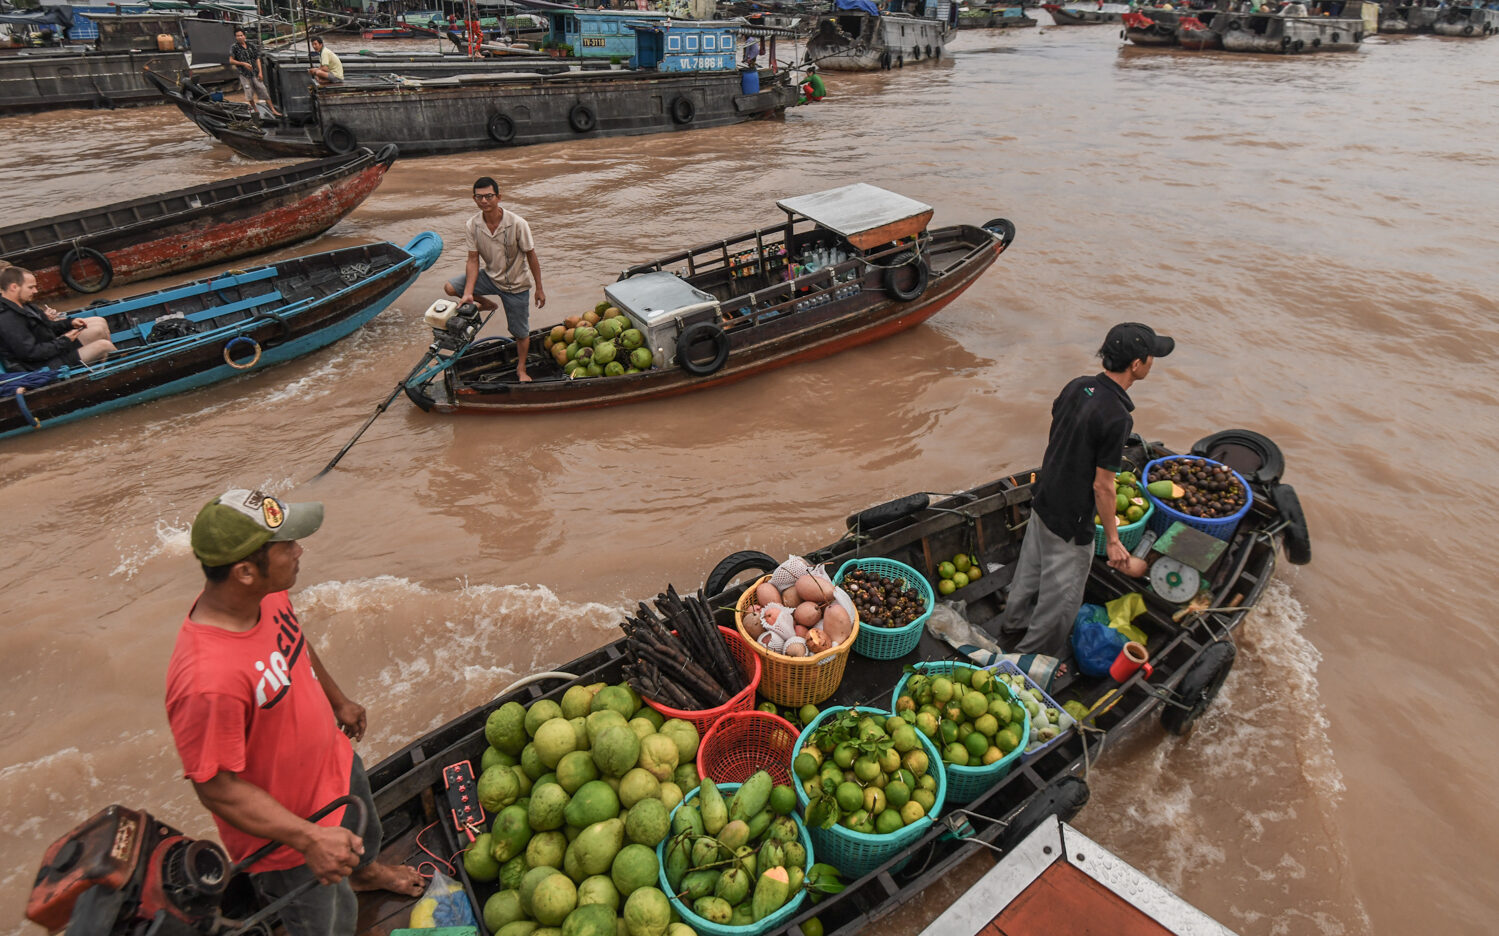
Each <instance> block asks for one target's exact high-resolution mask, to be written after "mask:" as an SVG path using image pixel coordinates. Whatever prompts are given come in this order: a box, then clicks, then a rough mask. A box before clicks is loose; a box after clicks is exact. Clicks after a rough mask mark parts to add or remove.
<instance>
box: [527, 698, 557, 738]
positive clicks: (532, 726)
mask: <svg viewBox="0 0 1499 936" xmlns="http://www.w3.org/2000/svg"><path fill="white" fill-rule="evenodd" d="M561 717H562V706H560V705H558V704H557V703H556V702H553V701H552V700H551V699H542V700H541V701H540V702H533V703H531V707H530V708H529V709H526V734H528V735H530V736H531V737H533V738H534V737H536V732H537V731H538V730H539V729H540V728H541V726H542V725H545V724H546V723H547V722H549V721H551V720H552V719H554V718H561Z"/></svg>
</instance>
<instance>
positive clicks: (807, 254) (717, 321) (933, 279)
mask: <svg viewBox="0 0 1499 936" xmlns="http://www.w3.org/2000/svg"><path fill="white" fill-rule="evenodd" d="M777 205H778V206H779V207H780V208H781V210H783V211H784V212H786V220H785V222H784V223H781V224H777V225H773V226H771V227H765V228H761V229H759V230H756V231H750V232H749V233H747V234H739V235H737V236H733V237H728V238H725V239H723V240H721V241H715V242H713V243H711V244H706V245H704V246H701V247H696V248H693V249H691V250H687V251H683V252H681V253H678V254H673V255H671V256H668V257H663V258H662V259H660V260H655V261H652V262H650V263H645V264H641V265H639V266H635V267H631V268H630V269H628V270H626V271H624V273H622V274H621V275H620V278H619V281H618V282H615V283H612V284H610V285H609V286H607V287H606V288H605V289H604V296H605V299H606V301H605V302H604V303H600V310H603V313H604V315H605V317H606V318H607V317H610V316H613V317H619V318H622V321H620V322H619V323H618V324H617V325H616V326H609V325H608V323H607V322H601V323H600V329H601V331H600V334H603V333H604V332H613V333H614V334H613V335H606V336H605V337H603V338H598V337H596V335H595V334H593V331H594V329H592V328H591V327H590V328H588V329H587V331H586V332H585V331H584V329H583V328H582V327H580V325H579V324H574V323H572V322H571V321H569V322H568V323H563V324H559V325H555V326H549V327H548V328H544V329H540V330H538V331H535V332H533V333H532V334H531V336H530V338H531V342H530V349H529V354H528V355H527V359H526V369H527V372H528V374H529V376H530V377H531V378H532V380H531V381H530V382H527V383H522V382H520V381H519V380H518V378H517V376H516V364H517V351H516V348H517V346H516V344H515V343H514V342H513V341H510V340H509V339H508V338H490V339H484V340H480V341H475V340H474V337H475V336H476V335H477V334H478V331H479V328H480V326H481V325H482V323H481V322H480V320H479V317H478V315H477V313H474V312H472V311H471V310H469V309H467V308H465V309H459V310H456V314H455V310H453V309H451V308H449V309H447V310H445V313H444V312H439V315H442V314H446V315H447V316H451V317H450V318H446V319H438V320H435V321H434V320H430V319H429V323H430V324H433V325H434V331H435V333H436V341H435V342H434V343H433V345H432V347H431V349H430V350H429V352H428V357H427V359H426V360H424V361H423V362H422V363H421V364H420V365H418V366H417V368H416V370H414V371H413V372H412V376H411V377H409V378H408V379H407V380H406V382H405V385H404V386H405V390H406V395H407V396H408V397H410V398H411V400H412V401H413V402H414V403H416V404H417V405H418V406H420V407H421V408H422V409H424V410H435V411H437V412H440V413H525V412H537V413H541V412H556V411H559V410H570V409H584V408H590V407H599V406H615V405H618V404H621V403H634V402H638V401H640V400H651V399H657V398H660V397H666V396H673V395H675V394H678V393H687V392H690V391H693V390H701V389H704V388H707V387H713V386H718V385H721V384H726V383H731V382H733V381H736V380H742V379H744V378H746V377H750V376H753V375H755V374H759V373H764V372H765V371H769V370H773V369H775V368H777V367H784V366H786V365H787V364H793V363H796V362H798V361H811V360H816V359H817V358H822V357H827V356H828V355H831V354H836V353H838V352H840V351H844V350H847V349H849V348H853V347H857V346H859V345H862V344H867V343H869V342H871V341H875V340H877V339H880V338H884V337H886V336H889V335H893V334H896V333H897V332H902V331H905V330H907V329H909V328H913V327H915V326H916V325H918V324H920V323H921V322H924V321H926V320H927V319H928V318H930V317H931V316H933V315H935V314H936V313H937V312H938V311H939V310H940V309H941V308H942V307H943V306H945V305H947V304H948V303H949V302H951V301H952V300H954V299H956V298H957V297H958V296H960V295H962V293H963V291H964V290H965V289H967V288H968V287H969V286H971V285H973V283H974V282H975V281H976V280H977V279H978V277H979V275H980V274H982V273H983V272H984V271H985V270H986V269H988V268H989V266H990V264H992V263H993V262H994V261H995V260H996V259H997V258H998V257H999V255H1000V254H1002V253H1004V251H1005V249H1006V248H1007V247H1009V245H1010V242H1011V241H1012V240H1013V239H1014V237H1015V226H1014V225H1013V224H1011V223H1010V222H1009V221H1006V220H1004V219H1002V218H999V219H995V220H993V221H990V222H988V223H986V224H984V225H983V226H981V227H978V226H972V225H954V226H951V227H943V228H936V229H928V227H927V223H928V222H929V221H930V220H931V217H932V213H933V212H932V208H931V207H930V206H928V205H924V204H922V203H921V202H918V201H915V200H914V199H910V198H906V197H905V196H903V195H898V194H896V193H894V192H889V191H886V190H884V189H881V188H877V187H875V186H873V185H868V184H866V183H862V182H861V183H856V184H854V185H847V186H844V187H842V188H838V189H833V190H831V191H826V192H819V193H816V194H812V195H803V196H800V197H797V198H788V199H785V200H784V201H780V202H778V203H777ZM611 307H612V308H611ZM434 309H436V307H434ZM616 310H617V311H616ZM590 314H593V315H597V314H599V310H596V311H595V312H593V313H590ZM429 315H431V313H429ZM439 323H441V324H439ZM621 328H622V329H624V330H623V331H622V332H621V331H620V330H619V329H621ZM585 334H586V338H585V337H584V335H585ZM613 336H618V340H617V341H614V340H611V338H612V337H613ZM580 342H581V343H582V344H585V345H587V347H578V346H577V345H578V344H579V343H580ZM600 342H602V343H608V344H609V345H610V347H609V349H608V351H607V352H606V353H600V354H598V355H596V356H595V355H594V354H593V353H592V352H595V351H599V350H600V344H599V343H600ZM584 362H587V366H584ZM600 362H602V365H606V366H601V363H600ZM590 368H592V370H590Z"/></svg>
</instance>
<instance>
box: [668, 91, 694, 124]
mask: <svg viewBox="0 0 1499 936" xmlns="http://www.w3.org/2000/svg"><path fill="white" fill-rule="evenodd" d="M696 116H697V105H696V104H693V103H692V98H690V97H688V96H687V95H685V94H683V95H680V96H679V97H678V98H677V99H676V100H674V101H672V102H671V120H672V123H677V124H690V123H692V119H693V118H694V117H696Z"/></svg>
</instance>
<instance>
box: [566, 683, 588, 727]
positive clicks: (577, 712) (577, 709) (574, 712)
mask: <svg viewBox="0 0 1499 936" xmlns="http://www.w3.org/2000/svg"><path fill="white" fill-rule="evenodd" d="M592 701H593V690H591V689H589V688H588V687H587V686H572V687H571V688H569V689H568V690H567V691H566V692H564V693H562V717H563V718H566V719H573V718H586V717H588V712H589V711H590V709H589V708H588V706H589V703H591V702H592Z"/></svg>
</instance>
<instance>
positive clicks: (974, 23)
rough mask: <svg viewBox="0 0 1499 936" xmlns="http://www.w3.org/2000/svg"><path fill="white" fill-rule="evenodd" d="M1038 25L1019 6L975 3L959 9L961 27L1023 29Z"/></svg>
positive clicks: (959, 24) (959, 25) (959, 26)
mask: <svg viewBox="0 0 1499 936" xmlns="http://www.w3.org/2000/svg"><path fill="white" fill-rule="evenodd" d="M1034 25H1036V21H1035V20H1034V19H1031V18H1030V17H1029V16H1026V15H1025V8H1024V7H1018V6H984V5H975V6H972V7H965V8H962V9H960V10H959V11H958V28H959V29H1023V28H1026V27H1029V26H1034Z"/></svg>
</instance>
